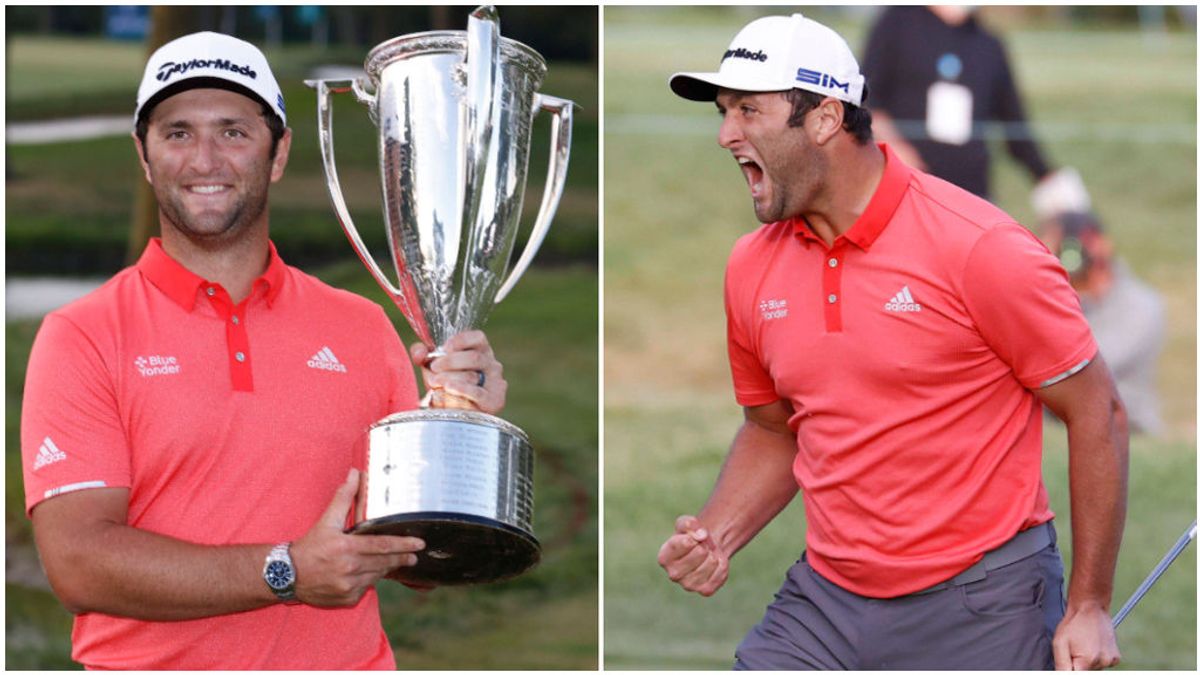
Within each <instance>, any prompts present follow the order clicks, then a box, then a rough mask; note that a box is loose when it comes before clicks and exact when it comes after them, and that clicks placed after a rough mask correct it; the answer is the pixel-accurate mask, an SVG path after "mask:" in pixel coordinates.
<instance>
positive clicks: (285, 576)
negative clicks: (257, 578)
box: [265, 560, 296, 591]
mask: <svg viewBox="0 0 1200 675" xmlns="http://www.w3.org/2000/svg"><path fill="white" fill-rule="evenodd" d="M265 577H266V579H267V585H268V586H270V587H271V588H274V589H275V590H277V591H282V590H284V589H286V588H287V587H288V586H291V585H292V582H293V581H295V579H296V575H295V573H294V572H292V566H291V565H289V564H287V563H285V562H283V561H282V560H272V561H271V562H270V563H269V564H268V565H267V573H266V575H265Z"/></svg>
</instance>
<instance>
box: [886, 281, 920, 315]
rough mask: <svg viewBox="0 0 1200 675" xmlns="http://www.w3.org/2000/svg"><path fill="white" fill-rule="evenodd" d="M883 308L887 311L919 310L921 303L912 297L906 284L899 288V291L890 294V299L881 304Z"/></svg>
mask: <svg viewBox="0 0 1200 675" xmlns="http://www.w3.org/2000/svg"><path fill="white" fill-rule="evenodd" d="M883 309H884V310H886V311H888V312H898V313H902V312H919V311H921V305H920V304H919V303H918V302H917V301H916V300H914V299H913V296H912V291H910V290H908V286H907V285H905V286H904V288H901V289H900V292H899V293H897V294H896V295H894V296H892V299H891V300H888V301H887V304H885V305H884V306H883Z"/></svg>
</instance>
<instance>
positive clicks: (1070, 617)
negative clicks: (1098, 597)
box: [1054, 605, 1121, 670]
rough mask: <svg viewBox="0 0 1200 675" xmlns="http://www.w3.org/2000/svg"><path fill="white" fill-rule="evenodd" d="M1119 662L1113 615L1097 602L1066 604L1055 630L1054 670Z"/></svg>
mask: <svg viewBox="0 0 1200 675" xmlns="http://www.w3.org/2000/svg"><path fill="white" fill-rule="evenodd" d="M1120 662H1121V651H1120V650H1119V649H1117V634H1116V632H1115V631H1114V630H1113V626H1112V617H1111V616H1109V615H1108V612H1107V611H1106V610H1105V609H1104V608H1103V607H1101V606H1100V605H1090V606H1088V607H1085V608H1083V609H1074V608H1072V607H1070V606H1068V607H1067V615H1066V616H1064V617H1063V620H1062V622H1060V623H1059V624H1058V630H1056V631H1055V632H1054V668H1055V670H1100V669H1101V668H1110V667H1112V666H1115V665H1117V664H1118V663H1120Z"/></svg>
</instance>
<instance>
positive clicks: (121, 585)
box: [35, 523, 278, 621]
mask: <svg viewBox="0 0 1200 675" xmlns="http://www.w3.org/2000/svg"><path fill="white" fill-rule="evenodd" d="M82 529H84V528H81V530H82ZM86 530H87V531H86V532H85V531H79V532H76V533H74V537H75V538H76V541H75V542H74V545H73V546H70V547H69V550H70V551H72V553H70V554H68V555H55V556H46V555H43V559H44V560H46V561H54V562H52V563H50V562H47V570H46V572H47V576H48V577H49V578H50V579H51V581H52V585H53V587H54V591H55V593H56V594H57V595H58V596H59V599H60V600H61V601H62V602H63V604H64V605H65V606H66V607H67V609H69V610H71V611H72V612H74V613H82V612H102V613H104V614H111V615H114V616H125V617H130V618H135V619H143V620H147V621H177V620H184V619H198V618H203V617H207V616H216V615H220V614H230V613H233V612H240V611H245V610H250V609H256V608H259V607H265V606H267V605H270V604H272V603H275V602H278V600H277V599H276V598H275V596H274V594H273V593H272V592H271V591H270V589H268V588H267V585H266V583H265V582H264V581H263V580H262V576H261V571H262V566H263V564H264V561H265V559H266V555H267V553H268V552H269V551H270V549H271V545H269V544H262V545H238V546H203V545H200V544H192V543H188V542H184V541H180V540H178V539H173V538H170V537H166V536H163V535H159V534H155V533H153V532H147V531H145V530H140V529H137V528H134V527H130V526H128V525H122V524H116V523H111V524H105V525H103V526H102V527H94V526H93V527H88V528H86ZM35 532H36V530H35ZM39 545H40V546H41V545H45V544H43V543H42V542H39ZM64 550H65V549H64ZM51 566H53V567H54V568H53V569H52V568H51Z"/></svg>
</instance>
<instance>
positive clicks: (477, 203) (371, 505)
mask: <svg viewBox="0 0 1200 675" xmlns="http://www.w3.org/2000/svg"><path fill="white" fill-rule="evenodd" d="M365 70H366V77H365V78H358V79H354V80H310V81H306V84H307V85H308V86H310V87H313V88H314V89H316V90H317V97H318V104H317V106H318V107H317V116H318V122H319V131H320V139H321V157H322V159H323V160H324V164H325V176H326V178H327V181H328V184H329V194H330V197H331V198H332V200H333V207H334V210H335V211H336V212H337V215H338V218H339V219H340V220H341V223H342V228H343V229H344V230H345V231H346V236H347V237H349V239H350V243H351V244H353V245H354V250H355V251H357V252H358V256H359V258H361V259H362V261H363V263H364V264H365V265H366V266H367V269H368V270H370V272H371V274H372V275H373V276H374V277H375V280H376V281H378V282H379V285H380V286H382V287H383V289H384V290H385V291H386V292H387V294H388V295H389V296H390V297H391V298H392V300H393V301H394V302H395V303H396V305H397V306H398V307H399V308H400V311H401V312H402V313H403V314H404V316H405V318H406V319H408V322H409V325H411V326H412V329H413V331H414V332H416V334H417V337H418V338H420V339H421V341H423V342H424V343H425V344H427V345H429V346H431V347H434V348H435V350H434V352H433V354H434V356H435V357H436V356H437V355H439V354H440V349H437V348H438V347H439V346H440V345H442V344H444V343H445V341H446V340H447V339H449V338H450V337H451V336H453V335H455V334H456V333H459V332H461V331H464V330H468V329H472V328H478V327H480V326H481V325H482V324H483V322H484V320H485V319H486V318H487V316H488V313H489V312H490V311H491V309H492V307H493V306H494V305H495V304H496V303H498V302H500V301H501V300H502V299H504V297H505V296H506V295H507V294H508V292H509V291H510V290H512V287H513V285H514V284H516V282H517V280H518V279H520V277H521V275H522V274H523V273H524V272H525V270H526V269H527V268H528V267H529V263H530V262H531V261H532V260H533V256H534V255H535V254H536V253H537V249H538V247H539V246H540V245H541V243H542V240H543V239H544V238H545V236H546V231H547V230H548V229H549V227H550V221H551V219H552V218H553V217H554V212H555V210H556V209H557V207H558V202H559V199H560V198H561V197H562V191H563V185H564V181H565V178H566V172H567V157H568V154H569V151H570V145H571V109H572V103H571V102H570V101H567V100H563V99H559V98H554V97H551V96H546V95H544V94H539V93H538V92H537V89H538V87H539V86H540V85H541V83H542V78H543V77H544V76H545V73H546V62H545V60H544V59H543V58H542V57H541V56H540V55H539V54H538V53H537V52H535V51H534V50H532V49H530V48H529V47H527V46H525V45H523V44H521V43H520V42H516V41H515V40H510V39H507V38H502V37H500V27H499V20H498V17H497V15H496V11H495V9H494V8H492V7H480V8H478V9H476V10H475V11H474V12H472V13H471V16H470V18H469V19H468V25H467V30H466V32H463V31H434V32H426V33H415V34H412V35H404V36H401V37H397V38H393V39H391V40H388V41H387V42H384V43H382V44H379V45H377V46H376V47H375V48H374V49H372V50H371V51H370V53H369V54H367V60H366V64H365ZM344 92H352V93H353V94H354V96H355V98H357V100H358V101H359V102H360V103H363V104H365V105H366V106H367V108H368V111H369V113H370V117H371V120H372V121H373V122H374V123H375V126H376V127H377V128H378V129H379V169H380V177H381V179H382V181H383V202H384V205H383V208H384V216H385V222H386V225H387V239H388V244H389V248H390V249H391V253H392V262H393V263H394V264H395V269H396V276H397V279H398V283H396V284H393V283H392V282H391V281H390V279H388V277H386V276H385V275H384V273H383V271H382V270H381V269H380V268H379V266H378V265H377V264H376V262H375V259H374V258H373V257H372V256H371V254H370V252H369V251H368V250H367V247H366V246H365V245H364V244H363V241H362V238H361V237H360V236H359V234H358V231H357V230H356V229H355V227H354V223H353V222H352V221H351V219H350V213H349V211H348V210H347V208H346V202H345V199H344V198H343V196H342V190H341V186H340V184H339V182H338V176H337V168H336V163H335V160H334V155H333V111H332V94H334V93H344ZM539 110H546V111H548V112H549V113H551V115H552V124H551V148H550V162H549V166H548V177H547V180H546V188H545V191H544V193H543V195H542V204H541V209H540V210H539V212H538V216H537V219H536V220H535V221H534V225H533V229H532V231H531V233H530V235H529V240H528V243H527V244H526V246H525V250H524V251H523V252H522V254H521V256H520V257H519V258H518V260H517V262H516V264H515V265H513V267H512V270H511V271H510V272H508V273H507V276H506V274H505V272H506V270H508V266H509V260H510V257H511V254H512V249H513V244H514V242H515V240H516V236H517V227H518V222H519V219H520V215H521V200H522V197H523V196H524V191H525V175H526V173H527V169H528V166H529V146H530V140H531V133H532V128H533V118H534V115H536V114H537V113H538V111H539ZM447 405H448V404H447ZM364 440H365V443H366V446H367V448H366V452H367V471H366V486H365V499H364V497H363V494H362V493H360V499H362V500H364V501H365V504H360V507H359V508H358V509H357V511H358V515H357V516H356V524H355V525H354V527H353V528H352V530H353V531H354V532H356V533H363V534H402V535H409V536H417V537H421V538H423V539H424V540H425V542H426V547H425V550H424V551H422V552H421V553H420V554H419V555H418V558H419V560H418V562H417V565H416V566H414V567H408V568H405V569H404V570H403V571H402V572H401V573H400V574H401V579H402V580H403V581H409V582H413V583H426V584H429V583H432V584H438V585H447V584H471V583H484V582H489V581H496V580H499V579H505V578H509V577H513V576H516V575H518V574H520V573H521V572H523V571H525V570H527V569H528V568H530V567H531V566H533V565H534V564H536V563H537V561H538V559H539V558H540V556H541V546H540V545H539V544H538V541H537V539H536V538H535V537H534V534H533V449H532V447H531V446H530V444H529V439H528V437H527V436H526V435H525V433H524V432H523V431H521V430H520V429H519V428H517V427H516V426H514V425H512V424H510V423H508V422H506V421H504V420H502V419H500V418H498V417H494V416H492V415H488V414H485V413H482V412H479V411H477V410H469V409H455V408H451V407H434V408H431V407H429V397H428V396H427V397H426V400H425V401H423V402H422V408H421V409H419V410H414V411H409V412H400V413H396V414H394V415H390V416H388V417H386V418H384V419H382V420H380V421H378V422H376V423H375V424H373V425H372V426H371V428H370V429H369V430H368V431H367V433H366V435H365V439H364Z"/></svg>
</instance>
